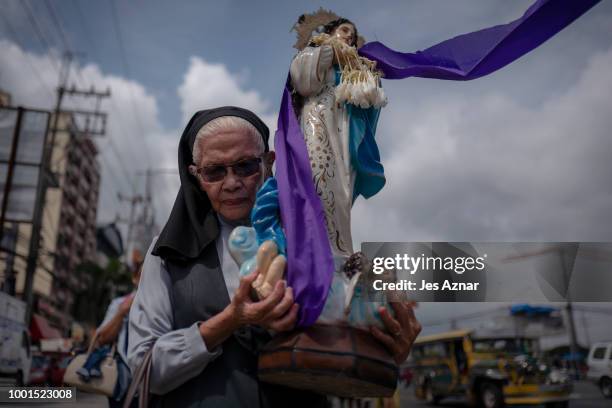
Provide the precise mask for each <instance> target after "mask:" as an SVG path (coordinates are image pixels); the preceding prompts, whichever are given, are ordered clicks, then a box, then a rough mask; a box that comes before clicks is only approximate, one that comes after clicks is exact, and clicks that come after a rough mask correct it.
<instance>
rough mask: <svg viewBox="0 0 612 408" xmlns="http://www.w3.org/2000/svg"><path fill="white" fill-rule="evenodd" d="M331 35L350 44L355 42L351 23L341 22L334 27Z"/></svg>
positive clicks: (353, 28)
mask: <svg viewBox="0 0 612 408" xmlns="http://www.w3.org/2000/svg"><path fill="white" fill-rule="evenodd" d="M332 37H336V38H338V39H339V40H340V41H343V42H344V43H345V44H346V45H351V46H352V45H353V44H354V43H355V27H353V25H352V24H351V23H342V24H340V25H339V26H338V27H336V28H335V29H334V31H333V32H332Z"/></svg>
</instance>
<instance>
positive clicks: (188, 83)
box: [178, 57, 276, 133]
mask: <svg viewBox="0 0 612 408" xmlns="http://www.w3.org/2000/svg"><path fill="white" fill-rule="evenodd" d="M245 77H248V75H247V74H245V73H244V72H242V73H238V74H232V73H231V72H229V70H228V69H227V67H226V66H225V65H223V64H214V63H208V62H206V61H204V60H203V59H201V58H199V57H191V59H190V62H189V67H188V69H187V72H185V75H184V77H183V83H182V84H181V85H180V86H179V88H178V95H179V97H180V99H181V111H182V113H183V121H184V122H185V123H187V121H188V120H189V119H190V118H191V116H192V115H193V114H194V113H195V112H196V111H198V110H202V109H210V108H215V107H218V106H225V105H234V106H240V107H243V108H246V109H249V110H252V111H253V112H255V113H256V114H257V115H259V116H260V117H261V118H262V120H263V121H264V122H266V124H267V125H268V127H269V128H270V132H271V133H273V132H274V129H276V114H274V113H272V114H271V113H270V104H269V103H268V101H266V100H265V99H264V98H262V96H261V95H260V94H259V92H257V91H254V90H248V89H244V85H245V84H244V83H243V78H245Z"/></svg>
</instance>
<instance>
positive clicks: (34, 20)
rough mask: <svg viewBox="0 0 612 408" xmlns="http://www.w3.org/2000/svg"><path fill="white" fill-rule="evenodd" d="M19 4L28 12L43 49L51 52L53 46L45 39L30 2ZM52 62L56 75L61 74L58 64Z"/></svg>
mask: <svg viewBox="0 0 612 408" xmlns="http://www.w3.org/2000/svg"><path fill="white" fill-rule="evenodd" d="M19 4H21V7H22V8H23V10H24V11H25V12H26V15H27V17H28V20H30V23H31V24H32V27H34V32H35V33H36V35H37V37H38V40H39V41H40V43H41V44H42V46H43V48H45V49H46V50H50V49H51V45H50V44H49V43H48V42H47V39H46V38H45V35H44V34H43V32H42V29H41V28H40V25H39V24H38V19H37V18H36V15H35V14H34V13H33V12H32V8H31V6H30V3H29V2H28V1H21V2H19ZM51 60H52V63H53V67H54V68H55V71H56V73H59V67H58V66H57V63H56V62H55V60H53V59H51Z"/></svg>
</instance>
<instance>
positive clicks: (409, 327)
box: [370, 302, 422, 364]
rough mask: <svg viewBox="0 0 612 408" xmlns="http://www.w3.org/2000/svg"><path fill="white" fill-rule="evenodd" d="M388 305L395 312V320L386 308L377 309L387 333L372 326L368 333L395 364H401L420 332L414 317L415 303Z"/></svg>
mask: <svg viewBox="0 0 612 408" xmlns="http://www.w3.org/2000/svg"><path fill="white" fill-rule="evenodd" d="M389 304H390V305H391V307H392V308H393V310H394V311H395V318H393V317H392V316H391V313H389V310H388V309H387V308H385V307H381V308H380V309H379V312H380V316H381V319H382V321H383V323H384V324H385V327H386V329H387V332H388V333H385V332H383V331H382V330H380V329H379V328H378V327H374V326H372V327H371V328H370V331H371V333H372V335H373V336H374V337H376V338H377V339H378V340H379V341H380V342H382V343H383V344H384V345H385V346H386V347H387V349H388V350H389V352H390V353H391V354H392V355H393V359H394V360H395V362H396V363H397V364H401V363H403V362H404V361H406V358H408V354H409V353H410V349H411V348H412V343H414V340H415V339H416V338H417V336H418V335H419V333H420V332H421V329H422V327H421V324H420V323H419V321H418V320H417V318H416V316H415V315H414V306H415V304H416V303H415V302H390V303H389Z"/></svg>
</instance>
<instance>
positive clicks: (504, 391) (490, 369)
mask: <svg viewBox="0 0 612 408" xmlns="http://www.w3.org/2000/svg"><path fill="white" fill-rule="evenodd" d="M409 361H410V367H411V368H412V370H413V372H414V383H415V394H416V397H417V398H419V399H424V400H426V401H427V402H429V403H430V404H432V405H435V404H437V403H438V402H439V401H440V400H441V399H443V398H446V397H451V396H465V397H466V398H467V399H468V401H470V403H471V404H472V405H477V406H481V407H485V408H498V407H503V406H505V405H519V404H520V405H531V404H533V405H540V404H544V405H545V406H546V407H567V406H568V401H569V395H570V393H571V390H572V384H571V381H570V379H569V376H568V375H567V374H566V373H565V372H564V371H562V370H557V369H553V368H551V367H550V366H549V365H547V364H544V363H543V362H542V361H540V360H539V359H538V341H537V339H532V338H527V337H512V336H490V335H489V336H486V337H479V336H477V335H476V333H475V332H473V331H469V330H456V331H452V332H447V333H442V334H437V335H432V336H423V337H420V338H418V339H417V340H416V341H415V344H414V346H413V348H412V351H411V355H410V360H409Z"/></svg>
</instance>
